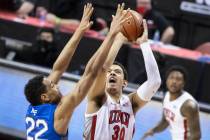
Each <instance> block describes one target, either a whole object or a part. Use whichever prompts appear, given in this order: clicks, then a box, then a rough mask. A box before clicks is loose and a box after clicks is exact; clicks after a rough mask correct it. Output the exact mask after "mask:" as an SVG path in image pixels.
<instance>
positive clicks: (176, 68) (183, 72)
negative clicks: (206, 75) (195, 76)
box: [166, 65, 187, 82]
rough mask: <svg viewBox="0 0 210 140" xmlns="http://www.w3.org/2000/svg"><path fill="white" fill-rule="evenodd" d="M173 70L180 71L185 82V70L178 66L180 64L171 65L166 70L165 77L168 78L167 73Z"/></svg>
mask: <svg viewBox="0 0 210 140" xmlns="http://www.w3.org/2000/svg"><path fill="white" fill-rule="evenodd" d="M174 71H178V72H180V73H181V74H182V75H183V78H184V81H185V82H186V81H187V70H186V69H185V68H184V67H182V66H180V65H173V66H171V67H170V68H169V69H168V70H167V72H166V79H167V78H168V76H169V74H170V73H171V72H174Z"/></svg>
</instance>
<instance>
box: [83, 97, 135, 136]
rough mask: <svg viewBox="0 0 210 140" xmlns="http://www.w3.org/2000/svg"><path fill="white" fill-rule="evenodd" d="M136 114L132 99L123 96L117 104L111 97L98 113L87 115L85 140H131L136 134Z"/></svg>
mask: <svg viewBox="0 0 210 140" xmlns="http://www.w3.org/2000/svg"><path fill="white" fill-rule="evenodd" d="M134 123H135V118H134V113H133V109H132V105H131V102H130V99H129V98H128V97H127V96H125V95H122V97H121V98H120V103H119V104H117V103H115V102H114V101H113V100H112V99H111V97H110V96H109V95H107V100H106V102H105V103H104V104H103V105H102V107H101V108H100V109H99V111H98V112H96V113H94V114H85V130H84V135H83V137H84V139H85V140H131V139H132V137H133V133H134Z"/></svg>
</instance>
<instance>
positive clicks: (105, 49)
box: [85, 33, 115, 74]
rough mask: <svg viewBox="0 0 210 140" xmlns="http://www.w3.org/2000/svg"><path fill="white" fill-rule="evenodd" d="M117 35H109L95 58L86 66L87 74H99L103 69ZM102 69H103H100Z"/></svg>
mask: <svg viewBox="0 0 210 140" xmlns="http://www.w3.org/2000/svg"><path fill="white" fill-rule="evenodd" d="M114 38H115V34H112V33H109V34H108V35H107V37H106V38H105V40H104V41H103V43H102V44H101V46H100V48H99V49H98V50H97V51H96V52H95V54H94V56H93V57H92V58H91V59H90V61H89V62H88V64H87V66H86V70H85V73H86V74H87V73H89V72H92V73H97V72H98V71H99V70H101V69H103V67H102V66H103V64H104V63H105V60H106V58H107V56H108V54H109V52H110V48H111V46H112V44H113V42H114ZM100 68H101V69H100Z"/></svg>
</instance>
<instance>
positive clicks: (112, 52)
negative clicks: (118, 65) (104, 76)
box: [103, 39, 123, 69]
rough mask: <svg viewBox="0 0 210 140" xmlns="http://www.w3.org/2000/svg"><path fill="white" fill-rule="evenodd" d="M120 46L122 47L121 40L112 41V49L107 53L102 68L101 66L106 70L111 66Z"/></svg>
mask: <svg viewBox="0 0 210 140" xmlns="http://www.w3.org/2000/svg"><path fill="white" fill-rule="evenodd" d="M122 45H123V40H120V39H117V40H115V41H114V43H113V45H112V48H111V50H110V52H109V55H108V57H107V59H106V61H105V63H104V66H103V67H104V68H105V69H108V68H109V67H110V66H111V65H112V64H113V62H114V60H115V58H116V56H117V54H118V52H119V50H120V48H121V47H122Z"/></svg>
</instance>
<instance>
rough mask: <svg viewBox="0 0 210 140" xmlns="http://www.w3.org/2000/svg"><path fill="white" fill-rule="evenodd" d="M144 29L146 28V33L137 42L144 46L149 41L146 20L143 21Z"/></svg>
mask: <svg viewBox="0 0 210 140" xmlns="http://www.w3.org/2000/svg"><path fill="white" fill-rule="evenodd" d="M143 27H144V32H143V34H142V36H141V37H139V38H138V39H137V41H136V43H137V44H142V43H144V42H147V41H148V27H147V22H146V20H145V19H144V20H143Z"/></svg>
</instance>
